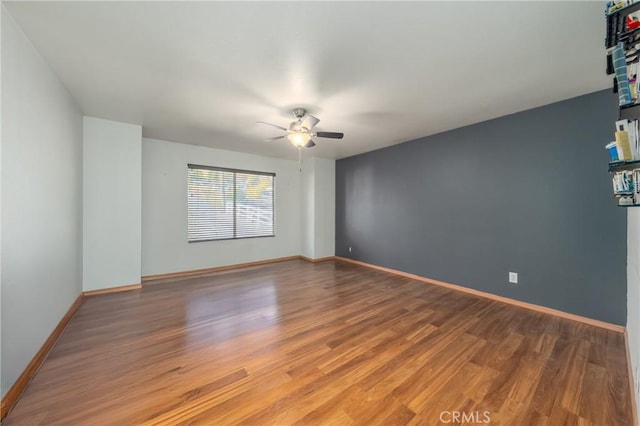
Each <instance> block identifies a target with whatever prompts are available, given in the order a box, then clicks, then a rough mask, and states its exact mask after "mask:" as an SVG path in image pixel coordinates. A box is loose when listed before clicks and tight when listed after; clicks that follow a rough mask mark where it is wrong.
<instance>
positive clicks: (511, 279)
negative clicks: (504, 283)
mask: <svg viewBox="0 0 640 426" xmlns="http://www.w3.org/2000/svg"><path fill="white" fill-rule="evenodd" d="M509 282H510V283H511V284H518V273H517V272H509Z"/></svg>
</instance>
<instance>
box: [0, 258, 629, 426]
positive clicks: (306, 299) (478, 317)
mask: <svg viewBox="0 0 640 426" xmlns="http://www.w3.org/2000/svg"><path fill="white" fill-rule="evenodd" d="M456 416H457V417H456ZM456 419H458V420H459V421H457V422H456V421H452V420H456ZM462 420H466V422H465V423H466V424H482V423H483V422H484V423H488V424H492V425H498V424H500V425H515V426H519V425H565V424H566V425H570V424H571V425H573V424H576V425H577V424H580V425H616V426H622V425H632V424H633V423H632V420H631V406H630V392H629V384H628V378H627V366H626V358H625V346H624V338H623V335H622V334H618V333H615V332H613V331H608V330H604V329H600V328H596V327H593V326H589V325H585V324H581V323H578V322H573V321H570V320H566V319H560V318H557V317H552V316H548V315H545V314H540V313H536V312H532V311H529V310H525V309H523V308H518V307H514V306H509V305H505V304H501V303H499V302H496V301H490V300H488V299H482V298H478V297H476V296H473V295H469V294H464V293H460V292H456V291H452V290H449V289H445V288H441V287H437V286H433V285H428V284H424V283H419V282H416V281H412V280H410V279H406V278H402V277H398V276H394V275H391V274H387V273H384V272H380V271H375V270H371V269H367V268H363V267H360V266H356V265H351V264H347V263H343V262H339V261H327V262H323V263H317V264H311V263H307V262H304V261H302V260H291V261H286V262H281V263H276V264H271V265H265V266H258V267H253V268H247V269H242V270H233V271H227V272H220V273H216V274H213V275H210V276H208V277H200V278H186V279H181V280H173V281H168V282H164V283H156V284H147V285H145V286H143V288H142V290H137V291H130V292H125V293H114V294H106V295H101V296H94V297H90V298H87V299H86V301H85V303H84V304H83V306H82V307H81V308H80V310H79V311H78V313H77V314H76V316H75V317H74V318H73V319H72V320H71V322H70V323H69V325H68V326H67V329H66V330H65V331H64V333H63V335H62V336H61V338H60V339H59V340H58V342H57V343H56V345H55V347H54V349H53V350H52V352H51V354H50V355H49V357H48V359H47V360H46V361H45V363H44V365H43V366H42V368H41V369H40V371H39V372H38V374H37V375H36V377H35V378H34V379H33V381H32V382H31V384H30V385H29V387H28V388H27V390H26V392H25V394H24V395H23V396H22V398H21V399H20V401H19V402H18V403H17V405H16V407H15V408H14V410H13V411H12V412H11V413H9V415H8V416H7V418H6V419H5V420H4V421H3V424H4V425H6V426H11V425H32V424H43V425H44V424H46V425H54V424H59V425H128V424H131V425H134V424H135V425H137V424H141V425H166V424H170V425H174V424H215V425H221V424H244V425H263V424H293V423H296V424H331V425H336V424H352V423H353V424H363V425H369V424H424V425H436V424H461V422H460V421H462ZM487 420H489V422H487Z"/></svg>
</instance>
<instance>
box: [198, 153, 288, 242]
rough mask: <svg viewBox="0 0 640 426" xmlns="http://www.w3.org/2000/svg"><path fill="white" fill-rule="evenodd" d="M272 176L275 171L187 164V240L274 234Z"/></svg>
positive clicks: (273, 178)
mask: <svg viewBox="0 0 640 426" xmlns="http://www.w3.org/2000/svg"><path fill="white" fill-rule="evenodd" d="M274 180H275V174H274V173H264V172H252V171H246V170H233V169H223V168H218V167H209V166H198V165H194V164H189V165H188V173H187V186H188V191H187V192H188V201H187V216H188V238H189V242H197V241H211V240H226V239H233V238H250V237H268V236H273V235H274V233H273V229H274V214H273V204H274V203H273V199H274Z"/></svg>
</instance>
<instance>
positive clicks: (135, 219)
mask: <svg viewBox="0 0 640 426" xmlns="http://www.w3.org/2000/svg"><path fill="white" fill-rule="evenodd" d="M141 169H142V128H141V127H140V126H136V125H133V124H125V123H118V122H115V121H108V120H102V119H99V118H94V117H84V187H83V194H84V195H83V199H84V201H83V223H84V227H83V230H84V238H83V241H84V245H83V247H84V248H83V278H82V287H83V290H84V291H89V290H98V289H103V288H109V287H118V286H125V285H131V284H139V283H140V271H141V258H142V249H141V247H142V246H141V239H142V224H141V200H142V193H141V191H142V184H141V182H142V180H141V179H142V177H141V173H142V171H141Z"/></svg>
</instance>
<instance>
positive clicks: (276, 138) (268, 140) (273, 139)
mask: <svg viewBox="0 0 640 426" xmlns="http://www.w3.org/2000/svg"><path fill="white" fill-rule="evenodd" d="M278 139H284V136H276V137H275V138H269V139H265V140H264V141H265V142H271V141H277V140H278Z"/></svg>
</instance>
